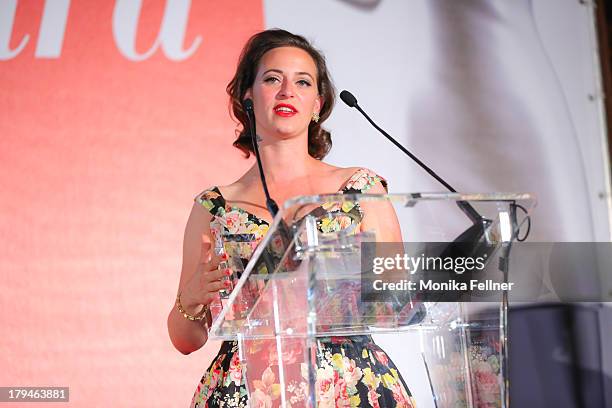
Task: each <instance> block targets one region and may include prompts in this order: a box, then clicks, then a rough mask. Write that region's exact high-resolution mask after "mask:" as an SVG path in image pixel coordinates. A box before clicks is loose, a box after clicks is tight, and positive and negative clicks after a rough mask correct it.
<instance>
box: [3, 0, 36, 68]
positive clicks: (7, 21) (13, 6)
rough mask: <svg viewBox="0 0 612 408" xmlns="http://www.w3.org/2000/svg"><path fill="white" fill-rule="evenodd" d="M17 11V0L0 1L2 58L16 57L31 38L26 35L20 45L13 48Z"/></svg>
mask: <svg viewBox="0 0 612 408" xmlns="http://www.w3.org/2000/svg"><path fill="white" fill-rule="evenodd" d="M16 11H17V0H3V1H2V2H0V60H9V59H11V58H15V57H16V56H17V55H19V53H20V52H21V50H23V49H24V48H25V46H26V44H27V43H28V40H29V39H30V36H29V35H28V34H26V35H24V36H23V38H22V39H21V41H20V42H19V45H18V46H17V48H15V49H14V50H11V49H10V48H9V47H10V42H11V34H12V33H13V24H14V23H15V13H16Z"/></svg>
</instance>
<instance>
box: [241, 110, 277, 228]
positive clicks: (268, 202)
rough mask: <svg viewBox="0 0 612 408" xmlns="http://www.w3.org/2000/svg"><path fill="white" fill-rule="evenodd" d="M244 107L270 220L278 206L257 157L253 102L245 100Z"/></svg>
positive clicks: (259, 157)
mask: <svg viewBox="0 0 612 408" xmlns="http://www.w3.org/2000/svg"><path fill="white" fill-rule="evenodd" d="M242 104H243V106H244V110H245V111H246V114H247V117H248V119H249V133H251V141H252V142H253V150H254V151H255V159H256V160H257V167H258V168H259V178H260V179H261V184H262V185H263V190H264V194H265V195H266V207H267V208H268V211H269V212H270V214H271V215H272V218H274V217H276V214H277V213H278V204H276V201H274V200H273V199H272V197H270V192H269V191H268V184H267V183H266V176H265V174H264V171H263V166H262V164H261V156H260V155H259V147H258V145H257V136H256V133H255V114H254V112H253V100H252V99H245V100H244V102H243V103H242Z"/></svg>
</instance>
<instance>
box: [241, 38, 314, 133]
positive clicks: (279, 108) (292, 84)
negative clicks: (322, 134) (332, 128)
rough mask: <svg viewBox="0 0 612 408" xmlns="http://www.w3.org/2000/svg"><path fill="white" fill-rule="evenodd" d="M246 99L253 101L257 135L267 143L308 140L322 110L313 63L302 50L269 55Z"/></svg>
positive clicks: (278, 50) (275, 51) (286, 49)
mask: <svg viewBox="0 0 612 408" xmlns="http://www.w3.org/2000/svg"><path fill="white" fill-rule="evenodd" d="M245 97H246V98H252V99H253V106H254V111H255V122H256V124H257V134H258V135H259V136H261V137H262V138H263V139H264V142H266V141H270V140H271V139H274V138H277V139H288V138H292V137H297V136H305V137H307V136H308V125H309V124H310V121H311V120H312V114H313V113H314V112H316V113H319V111H320V109H321V97H320V96H319V90H318V88H317V67H316V65H315V62H314V60H313V59H312V57H311V56H310V55H309V54H308V53H307V52H306V51H304V50H302V49H301V48H295V47H280V48H274V49H272V50H270V51H268V52H266V53H265V54H264V55H263V57H262V58H261V61H260V62H259V67H258V69H257V75H256V77H255V81H254V82H253V86H252V88H250V89H249V90H248V91H247V93H246V95H245Z"/></svg>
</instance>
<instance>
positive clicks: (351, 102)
mask: <svg viewBox="0 0 612 408" xmlns="http://www.w3.org/2000/svg"><path fill="white" fill-rule="evenodd" d="M340 99H342V102H344V103H346V104H347V105H348V106H349V107H351V108H356V109H357V110H358V111H359V112H360V113H361V114H362V115H363V116H364V117H365V118H366V119H367V120H368V122H370V124H371V125H372V126H374V128H375V129H376V130H378V131H379V132H380V133H382V134H383V136H385V137H386V138H387V139H389V141H391V143H393V144H394V145H395V146H396V147H397V148H398V149H400V150H401V151H402V152H404V154H406V155H407V156H408V157H410V158H411V159H412V160H414V161H415V162H416V164H418V165H419V166H421V168H422V169H423V170H425V171H426V172H427V173H429V175H431V176H432V177H433V178H435V179H436V180H437V181H438V182H440V184H442V185H443V186H444V187H446V189H447V190H448V191H450V192H451V193H456V192H457V190H455V189H454V188H453V187H452V186H451V185H450V184H448V183H447V182H446V181H445V180H444V179H443V178H442V177H440V176H438V175H437V174H436V173H435V172H434V171H433V170H432V169H430V168H429V167H428V166H427V165H426V164H425V163H423V162H422V161H421V160H419V158H418V157H416V156H415V155H414V154H412V153H410V152H409V151H408V149H406V148H405V147H404V146H402V145H401V144H400V143H399V142H398V141H397V140H395V139H394V138H393V137H391V136H390V135H389V134H388V133H387V132H385V131H384V130H383V129H381V128H380V126H378V125H377V124H376V123H374V121H373V120H372V119H370V117H369V116H368V114H367V113H365V112H364V111H363V109H361V107H360V106H359V104H358V103H357V98H355V95H353V94H352V93H350V92H349V91H347V90H344V91H342V92H340ZM457 205H458V206H459V208H461V210H462V211H463V212H464V213H465V214H466V215H467V216H468V218H469V219H470V220H471V221H472V222H473V223H474V224H481V223H482V222H483V221H488V220H485V219H484V218H483V217H482V215H480V214H479V213H478V211H476V209H475V208H474V207H472V206H471V205H470V203H468V202H466V201H457Z"/></svg>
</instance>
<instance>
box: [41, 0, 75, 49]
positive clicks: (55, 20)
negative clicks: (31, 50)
mask: <svg viewBox="0 0 612 408" xmlns="http://www.w3.org/2000/svg"><path fill="white" fill-rule="evenodd" d="M68 9H70V0H47V1H45V10H44V12H43V16H42V21H41V23H40V31H39V33H38V43H37V44H36V53H35V54H34V55H35V56H36V58H58V57H59V56H60V54H61V53H62V44H63V42H64V33H65V32H66V20H68Z"/></svg>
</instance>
